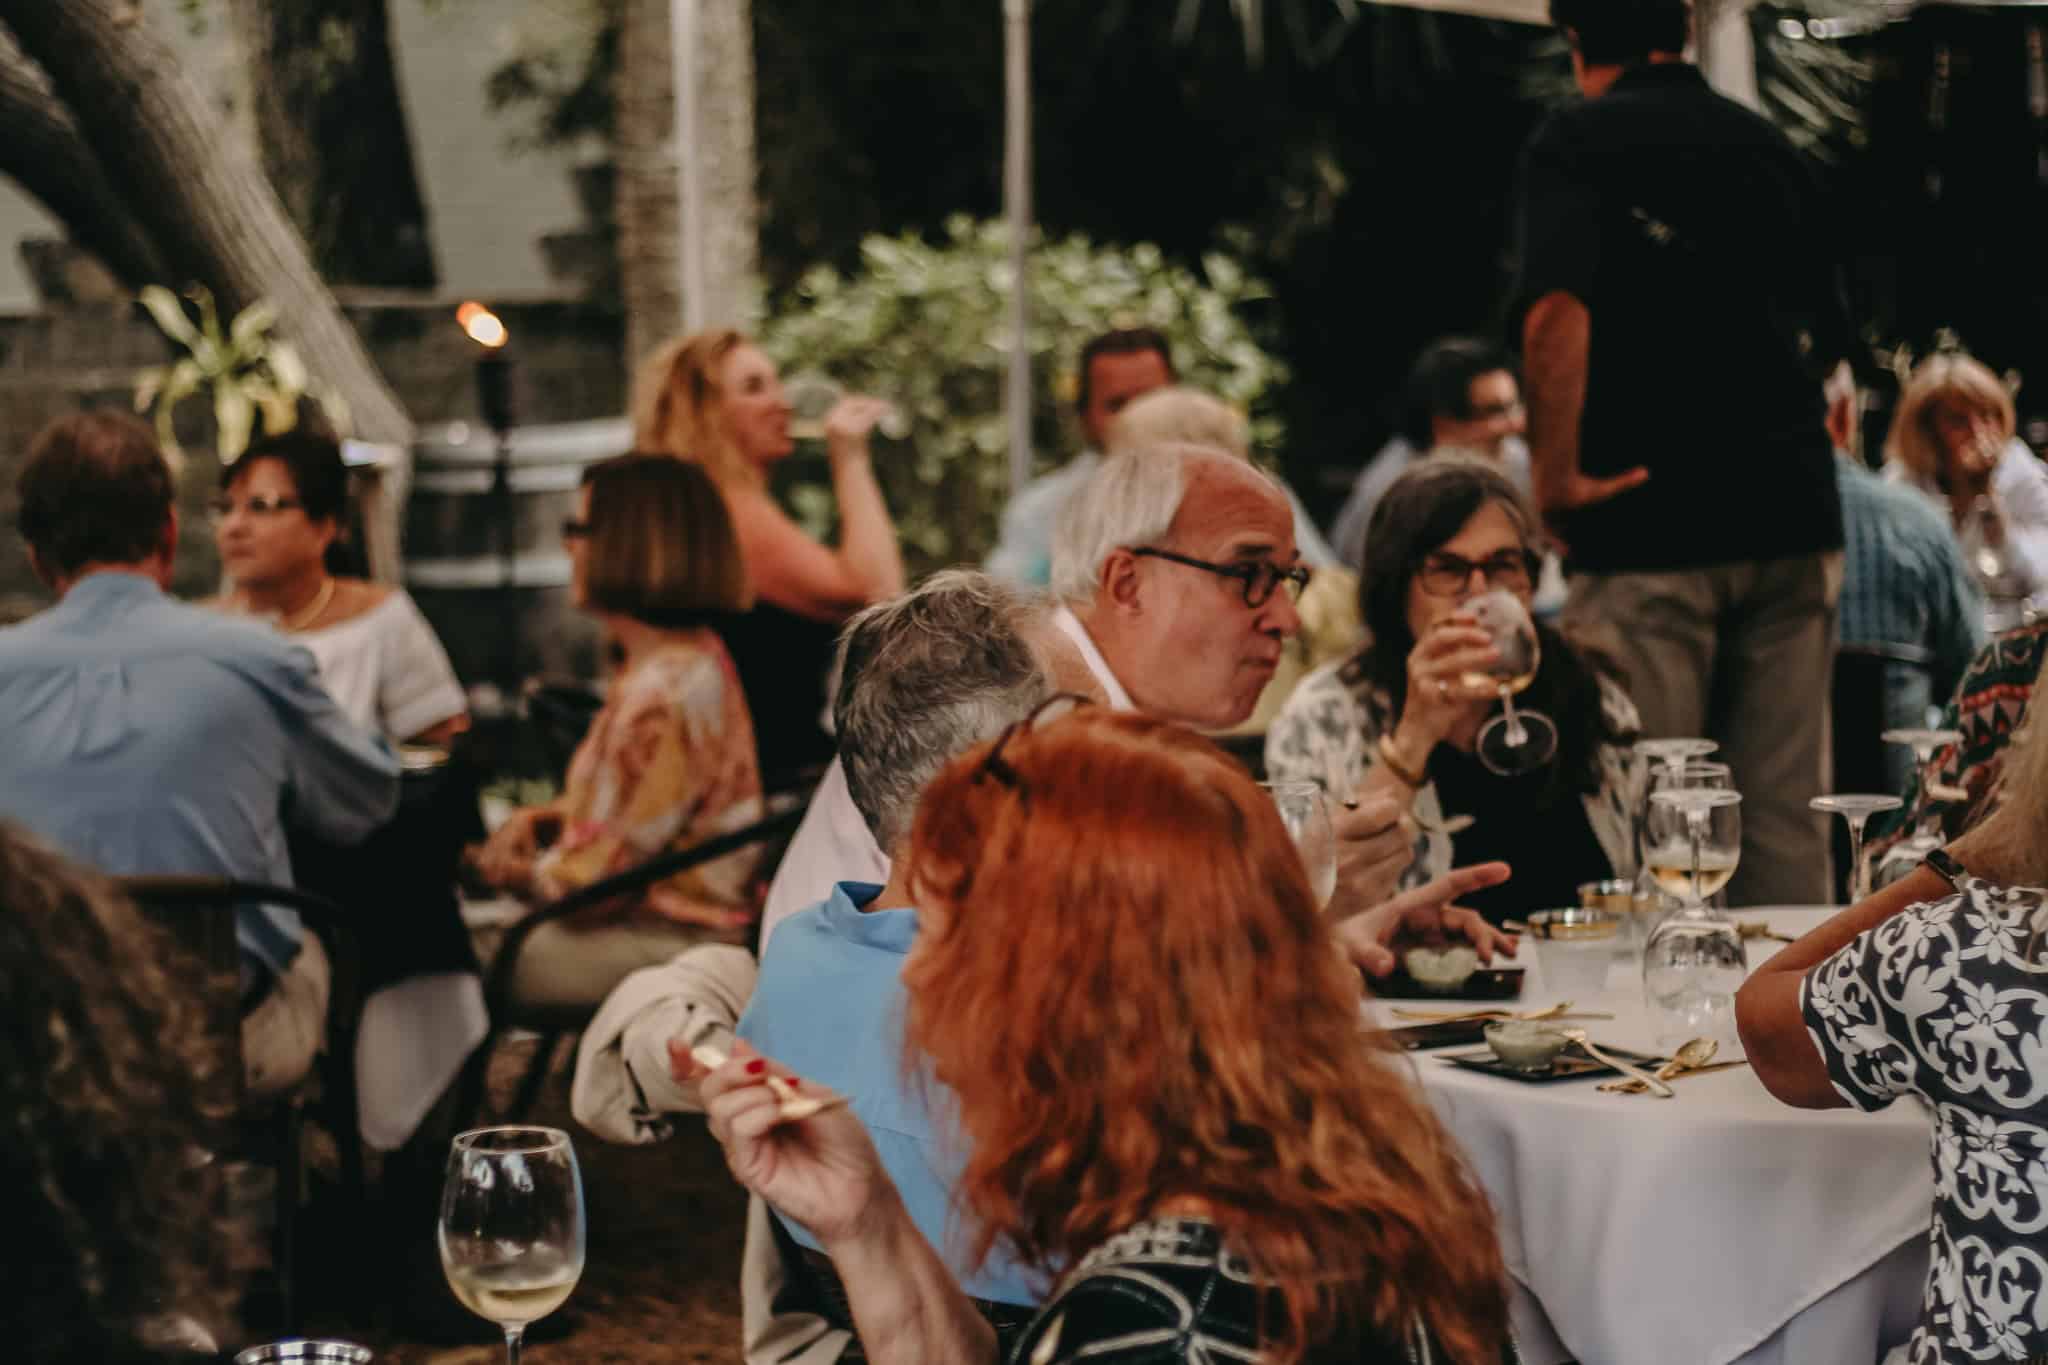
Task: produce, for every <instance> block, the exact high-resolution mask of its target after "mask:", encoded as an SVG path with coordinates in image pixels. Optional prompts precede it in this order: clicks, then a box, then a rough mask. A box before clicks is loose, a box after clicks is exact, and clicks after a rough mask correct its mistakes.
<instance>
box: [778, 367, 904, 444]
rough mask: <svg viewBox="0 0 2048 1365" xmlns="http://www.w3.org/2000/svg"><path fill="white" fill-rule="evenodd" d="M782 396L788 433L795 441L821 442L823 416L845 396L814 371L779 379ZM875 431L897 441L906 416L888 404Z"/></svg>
mask: <svg viewBox="0 0 2048 1365" xmlns="http://www.w3.org/2000/svg"><path fill="white" fill-rule="evenodd" d="M782 397H783V401H784V402H786V403H788V404H789V415H790V421H789V434H790V435H791V436H793V437H795V438H796V439H797V440H799V441H822V440H824V439H825V418H826V416H827V415H828V414H829V413H830V412H831V411H832V406H833V404H835V403H837V402H838V401H839V400H840V399H842V398H844V397H846V389H845V387H844V386H843V385H841V384H840V383H839V382H838V381H837V380H835V379H832V378H830V377H828V376H826V375H823V374H820V373H818V372H817V371H816V370H805V371H803V372H801V373H799V374H793V375H791V376H789V378H787V379H785V380H783V381H782ZM875 431H876V433H877V434H878V435H880V436H882V437H884V438H886V439H888V440H891V441H900V440H902V439H903V438H904V437H906V436H908V435H910V418H909V417H907V416H906V415H905V414H904V412H903V409H902V408H900V407H898V406H897V405H896V404H894V403H891V404H889V408H888V411H886V412H884V413H883V414H882V416H881V418H880V420H878V421H877V422H876V423H875Z"/></svg>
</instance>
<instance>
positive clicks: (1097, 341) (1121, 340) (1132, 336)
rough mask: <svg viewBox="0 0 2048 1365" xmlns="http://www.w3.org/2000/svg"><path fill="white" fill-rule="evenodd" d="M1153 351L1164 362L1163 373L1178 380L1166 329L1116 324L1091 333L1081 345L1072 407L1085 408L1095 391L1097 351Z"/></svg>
mask: <svg viewBox="0 0 2048 1365" xmlns="http://www.w3.org/2000/svg"><path fill="white" fill-rule="evenodd" d="M1147 351H1156V352H1157V353H1158V355H1159V358H1160V359H1161V360H1163V361H1165V362H1166V377H1167V379H1169V380H1178V379H1179V378H1180V375H1179V374H1178V373H1177V372H1176V371H1175V370H1174V368H1173V351H1172V350H1171V349H1169V348H1168V346H1167V344H1166V333H1164V332H1162V331H1160V330H1159V329H1158V328H1157V327H1118V328H1116V329H1115V330H1113V331H1108V332H1104V333H1103V334H1102V335H1100V336H1098V337H1091V338H1090V339H1089V341H1088V344H1087V345H1085V346H1083V347H1082V348H1081V362H1080V363H1081V373H1080V377H1079V382H1078V385H1077V387H1076V389H1075V392H1074V409H1075V411H1077V412H1084V413H1085V412H1087V411H1088V399H1089V397H1090V396H1091V395H1092V394H1093V393H1094V391H1095V357H1097V356H1101V355H1143V354H1145V353H1146V352H1147Z"/></svg>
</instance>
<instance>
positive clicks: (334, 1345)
mask: <svg viewBox="0 0 2048 1365" xmlns="http://www.w3.org/2000/svg"><path fill="white" fill-rule="evenodd" d="M373 1359H375V1356H373V1355H372V1354H371V1352H370V1348H369V1347H367V1346H358V1345H356V1344H355V1343H354V1342H352V1341H305V1340H299V1339H293V1340H289V1341H269V1342H265V1343H264V1344H263V1345H261V1346H251V1347H250V1348H249V1349H247V1350H246V1351H238V1352H236V1353H235V1365H278V1362H280V1361H288V1360H290V1361H303V1362H317V1363H318V1365H369V1363H370V1361H372V1360H373Z"/></svg>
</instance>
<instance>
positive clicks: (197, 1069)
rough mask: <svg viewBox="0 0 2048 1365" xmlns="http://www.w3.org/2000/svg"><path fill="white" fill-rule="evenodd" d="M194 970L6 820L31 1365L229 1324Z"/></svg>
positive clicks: (18, 1331)
mask: <svg viewBox="0 0 2048 1365" xmlns="http://www.w3.org/2000/svg"><path fill="white" fill-rule="evenodd" d="M204 974H205V973H204V968H203V967H202V966H200V964H199V963H198V962H197V961H196V960H192V959H189V958H188V956H187V955H186V953H185V951H184V950H183V949H182V948H181V947H179V946H178V945H177V944H176V943H174V942H173V941H172V940H171V939H170V937H169V936H168V935H167V934H165V933H164V932H163V931H162V930H161V929H158V928H157V927H155V926H154V925H152V924H150V923H149V922H148V921H147V920H145V919H144V918H143V917H142V915H141V914H140V913H139V912H138V911H137V910H136V909H135V907H134V906H133V905H131V904H130V903H129V902H128V901H127V900H126V899H124V898H123V897H121V896H120V895H119V894H117V893H116V892H115V890H114V889H113V888H112V887H111V886H110V885H109V884H108V883H107V882H106V881H105V880H104V879H103V878H101V877H100V876H98V875H97V874H94V873H92V872H89V871H87V870H86V869H84V868H82V867H79V866H77V865H75V864H73V863H71V862H69V861H67V860H66V859H64V858H62V857H60V856H59V855H57V854H56V853H54V852H52V851H51V850H49V849H48V848H45V847H44V846H43V845H41V844H39V843H37V842H36V841H35V840H34V839H32V838H30V837H29V836H28V835H26V834H25V833H23V832H22V831H21V829H19V828H18V827H17V826H14V825H10V824H7V823H5V822H0V998H4V999H5V1000H6V1001H7V1008H6V1010H5V1011H4V1013H0V1145H4V1148H5V1150H6V1153H7V1158H6V1160H5V1161H4V1162H0V1171H4V1172H5V1174H4V1176H0V1227H5V1228H6V1229H7V1235H6V1237H5V1239H4V1242H5V1247H6V1249H5V1251H0V1279H4V1281H5V1283H6V1285H7V1290H6V1292H7V1294H8V1296H9V1297H10V1298H11V1299H12V1300H13V1301H14V1304H15V1313H14V1315H10V1316H9V1317H8V1343H7V1345H8V1350H9V1353H10V1354H11V1355H15V1356H18V1357H19V1358H20V1359H23V1360H110V1359H116V1358H125V1357H126V1356H127V1355H129V1354H131V1352H130V1350H129V1349H128V1348H129V1347H131V1346H132V1345H133V1341H134V1333H135V1328H136V1325H137V1320H138V1319H140V1318H143V1317H147V1316H151V1315H154V1314H161V1313H165V1312H176V1313H181V1314H185V1315H188V1316H190V1317H192V1318H194V1319H195V1320H197V1321H198V1322H199V1323H200V1324H201V1325H203V1326H204V1327H206V1328H207V1329H208V1330H209V1331H211V1332H213V1333H214V1334H215V1335H217V1336H221V1335H225V1332H224V1329H225V1328H227V1327H228V1326H229V1325H230V1324H231V1318H232V1302H233V1291H234V1289H235V1287H236V1286H235V1283H234V1272H233V1271H232V1269H231V1264H232V1263H233V1261H234V1260H235V1259H236V1253H237V1251H238V1234H237V1233H235V1232H234V1231H233V1228H234V1225H233V1224H231V1223H227V1222H225V1221H224V1220H222V1219H221V1217H220V1216H219V1191H218V1187H217V1182H218V1171H219V1163H218V1162H214V1161H207V1160H205V1159H203V1153H202V1149H203V1147H204V1146H205V1145H206V1144H207V1143H208V1142H209V1140H210V1139H211V1137H212V1136H213V1135H214V1134H216V1133H217V1132H218V1131H219V1129H218V1126H217V1125H218V1124H219V1123H220V1122H221V1120H222V1119H223V1118H224V1117H225V1116H224V1115H223V1114H221V1113H219V1112H217V1111H215V1110H213V1109H209V1108H208V1107H207V1103H206V1097H209V1096H212V1097H223V1096H227V1095H232V1094H233V1093H234V1089H235V1083H234V1081H233V1079H232V1076H231V1075H230V1074H229V1071H228V1069H229V1067H230V1066H231V1062H232V1052H231V1050H230V1048H229V1047H228V1046H227V1042H226V1040H225V1039H223V1038H219V1037H216V1036H215V1035H214V1033H213V1032H212V1031H210V1030H209V1028H208V1026H207V1023H206V1016H205V1012H204V1011H205V1006H204V1003H203V1001H204V996H203V993H202V991H201V989H200V982H201V980H202V978H203V977H204Z"/></svg>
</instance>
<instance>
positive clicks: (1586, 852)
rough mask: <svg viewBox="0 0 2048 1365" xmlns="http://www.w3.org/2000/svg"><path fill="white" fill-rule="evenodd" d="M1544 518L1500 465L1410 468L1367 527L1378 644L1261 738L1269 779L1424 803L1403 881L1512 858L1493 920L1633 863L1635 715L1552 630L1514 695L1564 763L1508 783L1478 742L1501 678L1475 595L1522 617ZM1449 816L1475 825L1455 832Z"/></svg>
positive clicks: (1342, 794) (1366, 601) (1487, 906)
mask: <svg viewBox="0 0 2048 1365" xmlns="http://www.w3.org/2000/svg"><path fill="white" fill-rule="evenodd" d="M1535 527H1536V519H1535V515H1534V513H1533V512H1532V511H1531V510H1530V508H1529V504H1528V501H1527V499H1526V498H1525V497H1524V496H1523V494H1522V493H1521V492H1520V490H1518V489H1517V488H1516V487H1515V485H1514V484H1513V483H1512V482H1511V481H1510V480H1509V479H1508V477H1507V476H1506V475H1505V474H1503V473H1502V472H1501V471H1500V470H1499V469H1498V468H1497V467H1495V466H1494V465H1493V464H1492V463H1490V462H1488V461H1484V460H1480V459H1476V458H1472V457H1468V456H1460V455H1446V456H1440V457H1437V458H1433V459H1430V460H1427V461H1424V462H1422V463H1421V464H1417V465H1415V466H1413V467H1411V468H1410V469H1409V470H1407V471H1406V472H1405V473H1403V474H1402V475H1401V477H1400V478H1399V479H1397V480H1396V481H1395V482H1394V484H1393V485H1392V486H1391V487H1390V488H1389V489H1388V490H1387V492H1386V495H1385V496H1384V497H1383V498H1382V499H1381V501H1380V503H1379V506H1378V507H1377V508H1376V509H1374V513H1373V519H1372V524H1371V527H1370V529H1369V531H1368V533H1367V536H1366V561H1365V570H1364V573H1363V575H1362V576H1361V581H1360V588H1359V611H1360V614H1361V615H1362V616H1363V617H1364V620H1365V625H1366V629H1367V631H1368V632H1369V635H1370V643H1368V644H1367V645H1366V646H1365V648H1364V649H1362V650H1361V651H1359V652H1358V653H1357V654H1356V655H1354V656H1353V657H1351V658H1350V659H1347V660H1345V661H1343V662H1341V663H1337V664H1331V665H1326V666H1325V667H1323V668H1321V669H1318V670H1317V671H1316V672H1314V673H1311V674H1310V675H1309V676H1308V677H1307V678H1305V679H1303V680H1302V683H1301V686H1300V687H1298V688H1296V689H1295V692H1294V695H1293V696H1292V697H1291V698H1290V699H1289V700H1288V703H1287V706H1286V708H1285V709H1284V710H1283V711H1282V712H1281V714H1280V717H1279V719H1278V720H1276V721H1275V722H1274V724H1273V727H1272V729H1271V730H1269V731H1268V732H1267V735H1266V771H1267V775H1268V776H1269V777H1270V778H1271V779H1273V780H1275V781H1282V780H1303V781H1310V782H1315V783H1317V784H1319V785H1321V786H1322V787H1323V788H1324V789H1325V790H1326V791H1328V792H1329V793H1330V795H1331V796H1332V797H1333V798H1335V799H1339V800H1347V799H1354V798H1356V797H1358V796H1360V795H1363V794H1367V793H1386V794H1390V795H1393V796H1394V797H1396V798H1397V799H1399V800H1401V801H1402V802H1404V803H1406V802H1412V803H1413V806H1412V808H1413V810H1414V812H1415V816H1416V819H1417V822H1418V823H1419V824H1420V825H1421V826H1423V834H1422V837H1421V841H1420V843H1419V846H1418V857H1417V858H1416V861H1415V864H1414V865H1413V866H1412V867H1411V868H1410V869H1409V872H1408V874H1407V877H1406V878H1405V879H1404V884H1406V885H1413V884H1417V883H1420V882H1422V881H1425V880H1427V879H1429V878H1431V877H1435V876H1439V875H1441V874H1442V873H1444V872H1446V871H1448V870H1449V869H1450V867H1451V866H1452V863H1453V861H1454V860H1455V862H1457V863H1459V864H1470V863H1477V862H1488V861H1494V860H1498V861H1502V862H1505V863H1507V864H1509V865H1510V866H1511V867H1513V868H1514V878H1513V880H1512V881H1509V882H1507V883H1505V884H1503V885H1501V886H1497V887H1492V888H1489V889H1487V890H1484V891H1480V892H1477V893H1474V894H1473V895H1472V896H1470V897H1468V899H1467V903H1468V904H1469V905H1470V906H1471V907H1472V908H1473V909H1475V910H1478V911H1480V912H1481V913H1482V914H1484V915H1486V917H1487V918H1488V919H1491V920H1493V921H1495V922H1496V923H1498V922H1499V921H1500V920H1502V919H1505V918H1508V917H1510V916H1514V915H1518V914H1521V913H1523V912H1525V911H1527V910H1531V909H1535V908H1537V907H1541V906H1553V905H1573V904H1576V903H1577V899H1578V886H1579V884H1580V883H1582V882H1587V881H1596V880H1600V879H1603V878H1606V877H1610V876H1613V875H1614V869H1615V868H1616V867H1617V866H1626V865H1627V864H1628V862H1629V856H1628V855H1629V851H1630V850H1629V839H1630V833H1629V831H1630V812H1629V809H1628V799H1627V784H1626V781H1625V776H1624V767H1623V764H1624V761H1625V758H1626V755H1625V751H1624V749H1623V748H1622V747H1621V746H1622V745H1624V744H1625V743H1626V742H1628V741H1631V740H1633V738H1634V737H1635V731H1636V728H1637V721H1636V712H1635V707H1634V706H1633V705H1632V704H1631V703H1630V702H1629V700H1628V697H1627V696H1626V694H1624V693H1623V692H1622V690H1621V689H1620V687H1618V686H1617V685H1616V684H1615V683H1614V682H1613V681H1612V680H1611V679H1609V678H1607V677H1606V676H1604V675H1603V674H1602V673H1601V672H1600V671H1599V670H1598V668H1596V666H1595V665H1594V664H1593V663H1592V662H1591V661H1590V660H1589V659H1587V657H1586V656H1585V655H1584V654H1583V653H1582V652H1580V651H1579V650H1578V649H1576V648H1574V647H1573V646H1572V645H1571V644H1569V643H1568V642H1567V641H1566V640H1565V639H1564V638H1563V637H1561V636H1560V635H1559V634H1558V633H1557V632H1556V631H1555V630H1553V629H1552V628H1550V627H1549V626H1546V625H1542V624H1540V623H1539V624H1537V625H1536V627H1535V630H1536V637H1537V640H1538V643H1539V647H1540V648H1539V653H1540V666H1539V667H1538V669H1537V672H1536V676H1535V678H1534V680H1533V681H1532V682H1530V683H1529V685H1528V686H1527V688H1526V690H1524V691H1522V692H1521V693H1520V694H1519V695H1518V696H1517V697H1516V699H1515V700H1516V704H1517V705H1518V706H1523V707H1526V708H1527V709H1528V710H1531V711H1535V712H1538V713H1541V714H1543V715H1545V716H1548V717H1549V718H1551V719H1552V720H1553V721H1554V723H1555V726H1556V731H1557V736H1556V745H1555V755H1554V757H1552V758H1551V759H1550V760H1549V761H1548V762H1546V763H1543V764H1541V765H1540V766H1537V767H1535V768H1533V769H1531V770H1530V771H1526V772H1522V773H1520V774H1518V775H1513V776H1507V775H1502V774H1500V773H1498V772H1495V771H1493V770H1491V769H1490V768H1489V766H1488V765H1487V764H1485V763H1482V762H1481V761H1480V758H1479V757H1478V755H1477V754H1475V752H1474V750H1475V747H1476V746H1477V742H1478V739H1479V736H1480V732H1481V730H1482V728H1483V727H1484V726H1485V725H1486V724H1487V722H1488V721H1489V719H1490V718H1491V717H1492V716H1493V713H1494V712H1495V711H1496V710H1497V709H1499V706H1500V695H1499V692H1500V689H1499V684H1498V682H1497V680H1496V679H1495V678H1493V677H1491V676H1489V670H1490V669H1491V668H1493V666H1494V665H1495V664H1496V663H1497V662H1498V659H1499V656H1498V654H1497V652H1496V650H1495V647H1494V644H1493V642H1492V637H1490V636H1489V635H1488V633H1487V632H1486V631H1484V630H1481V629H1479V627H1478V625H1477V624H1476V622H1475V620H1474V618H1473V616H1472V614H1471V613H1470V612H1469V611H1467V610H1466V609H1465V604H1466V603H1467V602H1469V601H1470V600H1471V599H1473V598H1474V597H1477V596H1478V595H1479V594H1481V593H1484V592H1487V591H1489V590H1491V589H1500V590H1505V591H1507V592H1509V593H1512V594H1513V595H1514V596H1515V597H1516V598H1518V599H1519V600H1520V601H1521V604H1522V606H1523V609H1524V610H1527V608H1528V606H1529V603H1530V599H1531V597H1532V595H1533V593H1534V590H1535V575H1536V572H1537V568H1538V564H1539V556H1538V550H1537V547H1536V545H1535V543H1534V541H1535ZM1455 816H1466V817H1470V823H1469V824H1466V825H1465V826H1464V828H1462V829H1460V830H1459V832H1457V833H1456V834H1451V833H1447V832H1445V822H1446V820H1447V819H1448V818H1450V817H1455ZM1460 823H1461V824H1464V822H1460Z"/></svg>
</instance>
